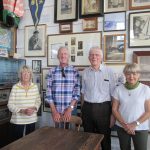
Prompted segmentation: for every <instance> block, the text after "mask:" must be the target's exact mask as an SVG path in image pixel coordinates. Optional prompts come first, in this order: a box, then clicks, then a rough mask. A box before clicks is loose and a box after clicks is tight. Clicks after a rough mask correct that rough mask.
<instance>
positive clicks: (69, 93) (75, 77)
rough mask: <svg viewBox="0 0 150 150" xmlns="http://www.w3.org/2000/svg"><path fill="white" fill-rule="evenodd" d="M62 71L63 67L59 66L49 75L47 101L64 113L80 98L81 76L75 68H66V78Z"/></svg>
mask: <svg viewBox="0 0 150 150" xmlns="http://www.w3.org/2000/svg"><path fill="white" fill-rule="evenodd" d="M61 70H62V67H60V66H57V67H54V68H52V69H50V71H49V73H48V77H47V92H46V101H47V102H48V103H54V105H55V107H56V109H57V111H58V112H60V113H63V112H64V110H65V109H66V108H67V107H69V105H70V103H71V101H72V100H76V101H78V100H79V98H80V76H79V73H78V71H77V70H76V69H75V68H74V67H73V66H66V67H64V73H65V77H63V76H62V71H61Z"/></svg>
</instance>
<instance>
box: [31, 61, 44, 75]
mask: <svg viewBox="0 0 150 150" xmlns="http://www.w3.org/2000/svg"><path fill="white" fill-rule="evenodd" d="M41 66H42V61H41V60H32V71H33V73H41Z"/></svg>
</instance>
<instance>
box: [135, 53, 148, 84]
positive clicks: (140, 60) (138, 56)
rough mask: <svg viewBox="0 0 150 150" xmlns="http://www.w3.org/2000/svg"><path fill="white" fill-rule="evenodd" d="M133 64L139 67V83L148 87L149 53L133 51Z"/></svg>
mask: <svg viewBox="0 0 150 150" xmlns="http://www.w3.org/2000/svg"><path fill="white" fill-rule="evenodd" d="M133 62H135V63H137V64H139V65H140V67H141V76H140V81H141V82H143V83H144V84H147V85H149V86H150V69H149V68H150V51H133Z"/></svg>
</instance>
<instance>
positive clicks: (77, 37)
mask: <svg viewBox="0 0 150 150" xmlns="http://www.w3.org/2000/svg"><path fill="white" fill-rule="evenodd" d="M47 39H48V52H47V66H56V65H58V64H59V61H58V59H57V52H58V49H59V48H60V47H61V46H66V47H68V50H69V53H70V59H69V64H70V65H74V66H89V65H90V62H89V60H88V53H89V50H90V48H91V47H93V46H98V47H100V48H101V32H86V33H73V34H67V35H66V34H54V35H48V38H47Z"/></svg>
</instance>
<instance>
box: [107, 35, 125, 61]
mask: <svg viewBox="0 0 150 150" xmlns="http://www.w3.org/2000/svg"><path fill="white" fill-rule="evenodd" d="M125 50H126V35H125V34H112V35H104V62H107V63H124V62H125Z"/></svg>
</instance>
